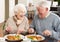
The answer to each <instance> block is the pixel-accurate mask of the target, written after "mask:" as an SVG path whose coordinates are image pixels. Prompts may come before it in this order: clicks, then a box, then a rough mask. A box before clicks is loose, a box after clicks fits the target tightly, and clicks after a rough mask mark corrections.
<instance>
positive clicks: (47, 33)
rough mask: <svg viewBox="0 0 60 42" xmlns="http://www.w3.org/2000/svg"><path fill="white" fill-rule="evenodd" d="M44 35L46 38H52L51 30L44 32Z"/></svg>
mask: <svg viewBox="0 0 60 42" xmlns="http://www.w3.org/2000/svg"><path fill="white" fill-rule="evenodd" d="M42 34H43V35H45V36H50V35H52V33H51V31H49V30H45V31H43V33H42Z"/></svg>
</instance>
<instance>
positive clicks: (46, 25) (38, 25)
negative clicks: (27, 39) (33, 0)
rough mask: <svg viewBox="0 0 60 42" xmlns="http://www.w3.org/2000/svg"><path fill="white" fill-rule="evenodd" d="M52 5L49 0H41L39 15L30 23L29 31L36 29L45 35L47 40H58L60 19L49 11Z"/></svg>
mask: <svg viewBox="0 0 60 42" xmlns="http://www.w3.org/2000/svg"><path fill="white" fill-rule="evenodd" d="M49 10H50V6H49V3H48V2H47V1H41V2H40V3H38V5H37V12H38V13H37V15H36V16H35V17H34V19H33V21H32V24H31V25H30V29H29V30H28V31H29V33H33V32H34V31H36V33H37V34H39V35H43V36H44V37H45V38H46V40H47V42H57V40H60V36H59V35H60V19H59V17H58V16H57V15H56V14H54V13H51V12H49Z"/></svg>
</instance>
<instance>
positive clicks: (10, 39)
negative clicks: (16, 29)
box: [5, 34, 23, 42]
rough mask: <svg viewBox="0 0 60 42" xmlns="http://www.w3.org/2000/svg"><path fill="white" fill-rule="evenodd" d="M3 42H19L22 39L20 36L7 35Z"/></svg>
mask: <svg viewBox="0 0 60 42" xmlns="http://www.w3.org/2000/svg"><path fill="white" fill-rule="evenodd" d="M5 41H7V42H21V41H23V39H22V38H21V35H20V34H9V35H6V36H5Z"/></svg>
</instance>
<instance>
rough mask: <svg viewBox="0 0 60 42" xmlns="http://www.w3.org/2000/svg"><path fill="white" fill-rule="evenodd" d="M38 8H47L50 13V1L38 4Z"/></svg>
mask: <svg viewBox="0 0 60 42" xmlns="http://www.w3.org/2000/svg"><path fill="white" fill-rule="evenodd" d="M38 6H43V7H46V8H48V11H49V10H50V6H51V4H50V2H49V1H40V2H38Z"/></svg>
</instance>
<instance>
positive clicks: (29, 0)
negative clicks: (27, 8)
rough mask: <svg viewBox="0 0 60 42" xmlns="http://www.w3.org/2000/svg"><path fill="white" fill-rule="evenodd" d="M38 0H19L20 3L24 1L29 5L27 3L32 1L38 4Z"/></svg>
mask: <svg viewBox="0 0 60 42" xmlns="http://www.w3.org/2000/svg"><path fill="white" fill-rule="evenodd" d="M39 1H42V0H39ZM39 1H38V0H22V1H21V0H18V3H23V4H25V5H27V3H29V2H32V3H33V4H36V3H37V2H39Z"/></svg>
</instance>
